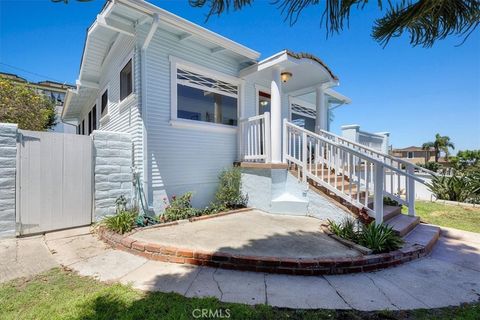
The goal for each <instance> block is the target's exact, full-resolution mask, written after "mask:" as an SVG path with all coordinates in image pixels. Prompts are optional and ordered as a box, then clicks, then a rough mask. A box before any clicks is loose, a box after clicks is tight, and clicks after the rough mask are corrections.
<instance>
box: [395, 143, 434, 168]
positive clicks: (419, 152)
mask: <svg viewBox="0 0 480 320" xmlns="http://www.w3.org/2000/svg"><path fill="white" fill-rule="evenodd" d="M390 154H391V155H392V156H394V157H397V158H401V159H404V160H406V161H408V162H411V163H413V164H425V163H426V162H429V161H434V160H435V149H434V148H430V149H429V150H424V149H422V147H415V146H411V147H407V148H403V149H392V151H391V152H390Z"/></svg>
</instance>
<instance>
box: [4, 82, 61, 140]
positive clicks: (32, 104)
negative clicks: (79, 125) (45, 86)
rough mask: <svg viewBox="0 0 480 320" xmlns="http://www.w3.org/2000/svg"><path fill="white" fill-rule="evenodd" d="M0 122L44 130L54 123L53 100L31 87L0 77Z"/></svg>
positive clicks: (23, 127)
mask: <svg viewBox="0 0 480 320" xmlns="http://www.w3.org/2000/svg"><path fill="white" fill-rule="evenodd" d="M0 122H8V123H17V124H18V127H19V128H20V129H25V130H34V131H44V130H47V129H50V128H52V127H53V126H54V125H55V124H56V114H55V106H54V104H53V102H52V101H51V100H50V99H48V98H47V97H45V96H44V95H42V94H39V93H37V92H35V90H33V89H32V88H31V87H29V86H27V85H25V84H22V83H17V82H14V81H10V80H7V79H2V78H0Z"/></svg>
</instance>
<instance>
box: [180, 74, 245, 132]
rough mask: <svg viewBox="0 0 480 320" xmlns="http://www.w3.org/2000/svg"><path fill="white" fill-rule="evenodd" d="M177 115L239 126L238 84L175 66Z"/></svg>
mask: <svg viewBox="0 0 480 320" xmlns="http://www.w3.org/2000/svg"><path fill="white" fill-rule="evenodd" d="M176 89H177V97H176V98H177V99H176V100H177V106H176V107H177V114H176V116H177V118H178V119H187V120H194V121H203V122H211V123H216V124H223V125H230V126H236V125H237V121H238V90H239V89H238V84H235V83H231V82H228V81H225V80H223V79H222V80H220V79H217V78H216V77H215V75H214V74H213V73H212V74H211V75H205V74H201V73H199V72H196V71H195V72H193V71H192V70H191V69H189V68H185V67H183V66H176Z"/></svg>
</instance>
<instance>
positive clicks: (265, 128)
mask: <svg viewBox="0 0 480 320" xmlns="http://www.w3.org/2000/svg"><path fill="white" fill-rule="evenodd" d="M338 85H339V78H338V77H337V75H336V74H335V73H334V72H333V71H332V70H331V69H330V68H329V67H328V66H327V65H326V64H325V63H324V62H323V61H322V60H320V59H319V58H317V57H315V56H313V55H310V54H306V53H293V52H290V51H287V50H285V51H281V52H279V53H277V54H274V55H273V56H271V57H267V58H264V59H260V54H259V53H258V52H256V51H254V50H252V49H249V48H247V47H245V46H242V45H241V44H238V43H236V42H234V41H232V40H230V39H227V38H225V37H222V36H220V35H218V34H216V33H213V32H211V31H209V30H207V29H205V28H202V27H200V26H198V25H196V24H193V23H191V22H189V21H187V20H185V19H182V18H180V17H178V16H176V15H174V14H171V13H169V12H167V11H165V10H163V9H161V8H158V7H156V6H154V5H152V4H150V3H148V2H145V1H141V0H114V1H109V2H107V3H106V5H105V7H104V8H103V9H102V11H101V12H100V14H98V16H97V18H96V20H95V22H94V23H93V24H92V25H91V26H90V28H89V29H88V32H87V38H86V41H85V47H84V51H83V56H82V61H81V67H80V74H79V76H78V80H77V87H76V89H75V90H70V91H69V92H68V94H67V97H66V103H65V108H64V111H63V119H64V121H68V122H74V123H77V124H78V128H79V129H78V132H79V133H80V134H90V133H91V132H92V131H93V130H109V131H122V132H128V133H130V135H131V137H132V140H133V152H134V162H135V163H134V165H135V167H136V168H137V169H138V170H139V171H140V172H141V176H142V180H143V183H144V190H145V191H146V195H147V202H148V205H149V206H150V207H151V208H152V209H154V210H155V211H156V212H159V211H161V210H162V208H163V204H164V203H163V199H164V198H165V196H172V195H174V194H181V193H184V192H187V191H193V192H194V193H195V195H194V201H193V204H194V205H195V206H204V205H206V204H207V203H208V202H209V201H211V200H212V198H213V196H214V193H215V189H216V186H217V176H218V174H219V172H220V171H221V170H222V169H224V168H227V167H231V166H232V164H233V163H234V162H240V163H241V165H242V167H244V168H245V187H246V189H247V190H248V191H249V197H250V200H251V202H252V205H254V206H257V207H260V208H263V209H265V210H267V211H278V212H287V213H292V212H295V213H301V214H305V213H306V211H307V208H313V207H315V206H320V207H322V205H325V203H326V201H327V200H324V201H323V202H322V200H321V198H325V197H326V194H330V195H334V196H335V197H336V198H337V199H340V200H342V201H343V202H346V203H347V204H349V205H352V206H354V207H356V208H358V209H359V210H363V211H365V212H367V213H368V214H369V215H371V216H372V217H375V218H376V219H377V221H382V219H383V203H382V201H383V196H388V197H390V198H392V199H395V200H397V201H399V202H400V203H402V204H405V205H406V206H408V207H409V210H410V214H411V215H413V214H414V208H413V201H414V190H413V189H414V187H413V186H414V180H415V179H414V178H415V177H414V176H413V170H414V167H413V165H411V164H409V163H403V161H402V160H399V159H396V158H394V157H391V156H389V155H387V154H384V153H382V152H380V151H377V150H374V149H370V148H368V147H365V146H363V145H361V144H359V143H357V142H355V141H350V140H348V139H345V138H342V137H338V136H335V135H333V134H331V133H330V132H329V118H330V117H329V113H330V110H331V109H332V108H335V107H338V106H339V105H342V104H345V103H349V102H350V100H349V98H347V97H345V96H343V95H342V94H340V93H338V92H336V91H335V90H334V88H335V87H336V86H338ZM255 170H257V171H255ZM288 170H290V173H289V172H288ZM295 172H296V178H294V176H293V175H292V173H295ZM387 175H389V179H390V180H389V181H391V183H390V184H386V183H385V181H386V179H385V177H386V176H387ZM400 181H402V183H400ZM308 183H310V187H312V186H313V187H318V188H319V190H323V191H322V192H324V193H325V195H322V194H321V192H320V193H312V192H308V189H309V185H308ZM401 185H402V186H404V188H406V190H405V189H400V186H401ZM405 186H406V187H405ZM322 203H323V204H322Z"/></svg>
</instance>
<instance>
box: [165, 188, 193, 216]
mask: <svg viewBox="0 0 480 320" xmlns="http://www.w3.org/2000/svg"><path fill="white" fill-rule="evenodd" d="M192 195H193V193H192V192H187V193H185V194H183V195H181V196H180V197H177V196H173V197H172V200H171V201H170V204H168V199H167V198H164V199H163V202H164V203H165V205H166V207H165V212H164V213H163V219H164V221H176V220H182V219H188V218H191V217H195V216H198V215H200V214H201V210H198V209H195V208H193V207H192V204H191V200H192Z"/></svg>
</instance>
